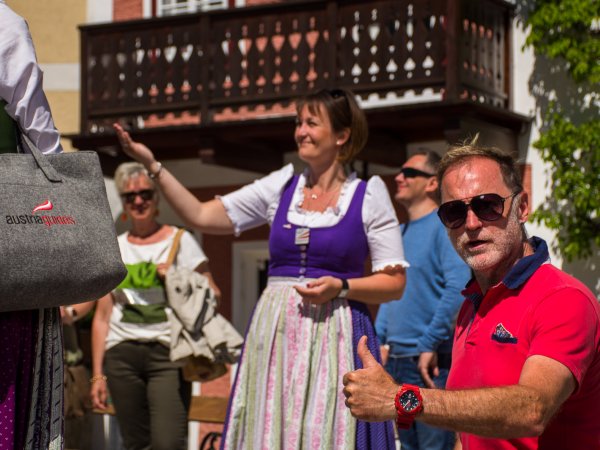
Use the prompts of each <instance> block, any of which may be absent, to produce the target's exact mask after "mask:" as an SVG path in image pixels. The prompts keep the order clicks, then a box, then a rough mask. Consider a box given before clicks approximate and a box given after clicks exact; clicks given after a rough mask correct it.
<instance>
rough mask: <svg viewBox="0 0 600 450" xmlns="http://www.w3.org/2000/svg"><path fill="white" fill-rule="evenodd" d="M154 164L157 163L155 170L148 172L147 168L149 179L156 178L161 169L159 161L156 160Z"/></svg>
mask: <svg viewBox="0 0 600 450" xmlns="http://www.w3.org/2000/svg"><path fill="white" fill-rule="evenodd" d="M156 164H157V165H158V169H157V170H156V172H150V170H148V176H149V177H150V179H151V180H157V179H158V177H159V176H160V173H161V172H162V170H163V165H162V163H161V162H160V161H156Z"/></svg>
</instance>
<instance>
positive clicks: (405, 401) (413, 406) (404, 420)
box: [394, 384, 423, 430]
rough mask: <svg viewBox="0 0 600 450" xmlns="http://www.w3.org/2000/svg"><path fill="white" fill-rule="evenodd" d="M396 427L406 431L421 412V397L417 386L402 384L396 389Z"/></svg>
mask: <svg viewBox="0 0 600 450" xmlns="http://www.w3.org/2000/svg"><path fill="white" fill-rule="evenodd" d="M394 404H395V405H396V414H397V416H396V425H397V426H398V428H401V429H403V430H407V429H409V428H410V426H411V425H412V424H413V422H414V421H415V417H417V414H419V413H420V412H421V411H422V410H423V397H421V390H420V389H419V386H414V385H412V384H403V385H401V386H400V389H398V393H397V394H396V399H395V400H394Z"/></svg>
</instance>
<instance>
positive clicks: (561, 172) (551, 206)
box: [533, 112, 600, 260]
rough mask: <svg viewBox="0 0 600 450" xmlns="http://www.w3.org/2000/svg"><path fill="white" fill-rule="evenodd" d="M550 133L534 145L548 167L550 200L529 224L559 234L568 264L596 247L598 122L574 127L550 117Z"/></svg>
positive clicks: (599, 228) (599, 238) (599, 239)
mask: <svg viewBox="0 0 600 450" xmlns="http://www.w3.org/2000/svg"><path fill="white" fill-rule="evenodd" d="M546 122H547V125H548V131H547V132H546V133H544V134H543V135H542V136H541V137H540V139H539V140H538V141H537V142H535V143H534V147H536V148H537V149H539V150H540V154H541V155H542V159H543V160H544V161H546V162H547V163H549V164H550V166H551V167H552V177H551V191H552V194H551V196H550V197H549V198H548V199H547V201H546V203H545V204H544V205H543V206H542V207H541V208H539V209H538V210H537V211H536V212H535V213H534V214H533V219H534V220H536V221H537V222H541V223H544V224H545V225H546V226H547V227H548V228H550V229H553V230H556V231H557V238H558V246H559V248H560V249H561V250H562V253H563V255H564V256H565V257H566V258H567V260H572V259H575V258H582V257H587V256H591V254H592V249H591V245H590V244H591V243H592V242H593V243H595V244H596V246H598V247H600V145H599V144H600V121H598V120H595V119H593V120H590V121H588V122H585V123H582V124H580V125H578V126H576V125H574V124H573V123H571V122H569V121H568V120H566V119H565V118H564V117H563V116H562V115H561V114H560V113H558V112H554V113H551V114H550V117H549V118H548V119H547V121H546Z"/></svg>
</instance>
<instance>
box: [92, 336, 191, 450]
mask: <svg viewBox="0 0 600 450" xmlns="http://www.w3.org/2000/svg"><path fill="white" fill-rule="evenodd" d="M104 369H105V373H106V376H107V377H108V388H109V390H110V396H111V399H112V402H113V404H114V407H115V412H116V415H117V421H118V422H119V428H120V430H121V436H122V438H123V445H124V446H125V448H126V449H127V450H150V449H152V450H185V449H186V448H187V424H188V422H187V415H188V409H189V405H190V394H191V385H190V383H188V382H186V381H185V380H184V379H183V378H182V376H181V370H180V369H179V367H178V366H177V365H175V364H174V363H172V362H171V361H170V359H169V349H168V348H166V347H165V346H164V345H162V344H159V343H157V342H154V343H142V342H135V341H126V342H122V343H120V344H118V345H116V346H115V347H113V348H111V349H110V350H108V351H107V352H106V355H105V359H104Z"/></svg>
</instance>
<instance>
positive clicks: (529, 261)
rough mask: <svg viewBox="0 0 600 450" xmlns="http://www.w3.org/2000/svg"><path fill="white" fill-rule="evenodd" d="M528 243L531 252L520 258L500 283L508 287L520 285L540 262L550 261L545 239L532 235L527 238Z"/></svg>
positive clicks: (537, 267) (515, 287)
mask: <svg viewBox="0 0 600 450" xmlns="http://www.w3.org/2000/svg"><path fill="white" fill-rule="evenodd" d="M529 245H531V246H532V247H533V250H534V252H533V254H532V255H529V256H526V257H524V258H521V259H520V260H519V261H518V262H517V263H516V264H515V265H514V266H513V267H512V269H510V270H509V271H508V273H507V274H506V276H505V277H504V280H502V283H504V285H505V286H506V287H507V288H509V289H517V288H519V287H521V286H522V285H523V284H525V282H526V281H527V280H529V278H530V277H531V275H533V273H534V272H535V271H536V270H538V269H539V268H540V266H541V265H542V264H544V263H547V262H550V255H549V254H548V244H546V241H544V240H543V239H541V238H539V237H536V236H533V237H532V238H531V239H529Z"/></svg>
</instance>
